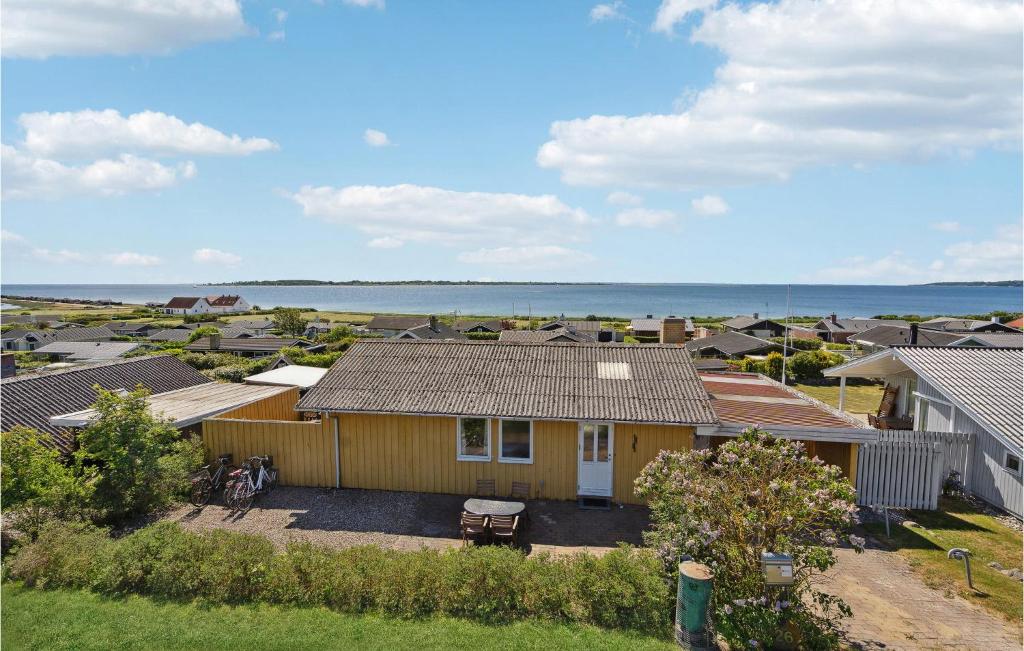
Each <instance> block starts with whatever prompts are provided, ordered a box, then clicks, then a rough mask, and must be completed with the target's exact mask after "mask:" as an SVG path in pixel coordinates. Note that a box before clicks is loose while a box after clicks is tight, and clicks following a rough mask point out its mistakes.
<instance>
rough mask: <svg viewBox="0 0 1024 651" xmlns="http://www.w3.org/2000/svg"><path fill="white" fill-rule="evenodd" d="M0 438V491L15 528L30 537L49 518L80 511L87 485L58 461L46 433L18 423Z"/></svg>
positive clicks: (79, 513)
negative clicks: (0, 449) (0, 450)
mask: <svg viewBox="0 0 1024 651" xmlns="http://www.w3.org/2000/svg"><path fill="white" fill-rule="evenodd" d="M0 441H2V457H3V461H2V463H0V493H2V494H3V510H4V513H5V514H9V515H10V516H11V523H12V524H13V526H14V528H15V529H17V530H18V531H21V532H23V533H25V534H27V535H28V536H29V537H30V538H32V539H33V540H34V539H35V538H36V535H37V534H38V533H39V529H40V527H41V526H42V525H43V523H44V522H46V521H47V520H49V519H50V518H62V519H65V518H70V517H80V516H81V515H83V514H84V512H85V505H86V503H87V501H88V497H89V487H88V486H87V485H86V484H84V483H83V482H81V481H79V479H78V477H76V475H75V473H74V472H73V469H72V468H70V467H69V466H67V465H65V464H64V463H63V462H62V460H61V457H60V452H58V451H57V449H56V447H55V446H54V444H53V439H52V437H51V436H50V435H49V434H46V433H39V432H37V431H36V430H34V429H31V428H28V427H22V426H20V425H18V426H15V427H14V428H12V429H11V431H9V432H4V433H3V434H2V435H0Z"/></svg>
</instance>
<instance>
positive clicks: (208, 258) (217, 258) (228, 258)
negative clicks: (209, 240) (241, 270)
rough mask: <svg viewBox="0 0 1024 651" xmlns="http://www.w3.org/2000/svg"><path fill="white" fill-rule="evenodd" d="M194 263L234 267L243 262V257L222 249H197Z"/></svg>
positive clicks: (193, 258) (193, 259) (193, 257)
mask: <svg viewBox="0 0 1024 651" xmlns="http://www.w3.org/2000/svg"><path fill="white" fill-rule="evenodd" d="M192 261H193V262H196V263H198V264H220V265H225V266H233V265H236V264H238V263H239V262H241V261H242V256H240V255H237V254H235V253H228V252H227V251H221V250H220V249H196V251H195V252H194V253H193V254H192Z"/></svg>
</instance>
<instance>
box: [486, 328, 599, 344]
mask: <svg viewBox="0 0 1024 651" xmlns="http://www.w3.org/2000/svg"><path fill="white" fill-rule="evenodd" d="M498 341H500V342H502V343H518V344H541V343H545V342H563V343H564V342H570V343H572V342H575V343H588V342H594V341H597V340H596V339H594V337H593V335H590V334H585V333H582V332H576V331H575V330H571V329H569V328H559V329H558V330H502V331H501V333H500V334H499V335H498Z"/></svg>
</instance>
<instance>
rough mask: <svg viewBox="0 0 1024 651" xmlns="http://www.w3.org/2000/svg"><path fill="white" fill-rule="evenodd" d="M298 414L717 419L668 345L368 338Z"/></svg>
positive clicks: (680, 353)
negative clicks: (604, 375)
mask: <svg viewBox="0 0 1024 651" xmlns="http://www.w3.org/2000/svg"><path fill="white" fill-rule="evenodd" d="M606 365H611V366H610V367H609V366H606ZM608 368H613V369H614V371H615V372H614V373H611V374H612V375H615V376H622V375H623V374H625V375H628V377H629V379H603V378H602V377H600V376H601V375H602V371H601V370H599V369H605V370H606V372H607V369H608ZM296 409H299V410H303V411H338V412H370V413H400V414H435V415H466V416H492V417H511V418H537V419H566V420H609V421H622V422H649V423H671V424H714V423H717V418H716V417H715V414H714V411H712V409H711V402H710V399H709V398H708V395H707V392H706V391H705V390H704V387H703V385H702V384H701V381H700V378H699V377H698V376H697V372H696V370H695V369H694V367H693V362H692V361H690V358H689V355H688V354H687V352H686V350H685V349H683V348H682V347H680V346H660V345H650V346H609V345H604V344H570V343H565V344H562V343H549V344H506V343H494V342H483V341H462V342H439V341H415V340H413V341H409V340H405V341H402V340H394V339H381V340H363V341H359V342H357V343H355V344H353V345H352V347H351V348H350V349H349V350H348V352H347V353H346V354H345V356H344V357H342V358H341V359H339V360H338V361H337V362H335V364H334V366H332V367H331V369H330V370H329V371H328V373H327V375H326V376H325V377H324V379H323V380H321V381H320V382H319V383H317V385H316V386H314V387H313V388H312V389H310V390H309V392H308V393H307V394H306V395H305V396H304V397H303V398H302V400H301V401H300V402H299V404H298V406H297V407H296Z"/></svg>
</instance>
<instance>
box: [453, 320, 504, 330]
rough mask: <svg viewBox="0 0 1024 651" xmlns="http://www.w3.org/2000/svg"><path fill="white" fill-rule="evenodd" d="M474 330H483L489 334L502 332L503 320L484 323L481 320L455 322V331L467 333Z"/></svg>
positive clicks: (485, 321)
mask: <svg viewBox="0 0 1024 651" xmlns="http://www.w3.org/2000/svg"><path fill="white" fill-rule="evenodd" d="M473 328H483V329H484V330H487V331H489V332H500V331H501V319H488V320H484V321H481V320H479V319H477V320H473V319H460V320H458V321H456V322H455V329H456V330H458V331H459V332H465V331H467V330H472V329H473Z"/></svg>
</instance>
